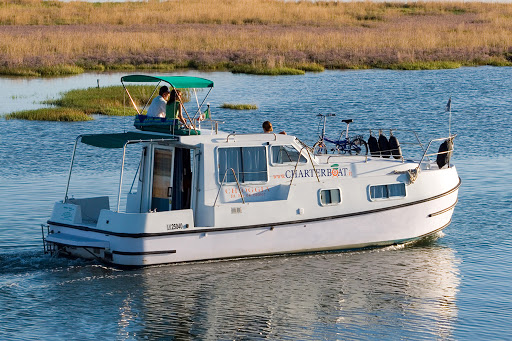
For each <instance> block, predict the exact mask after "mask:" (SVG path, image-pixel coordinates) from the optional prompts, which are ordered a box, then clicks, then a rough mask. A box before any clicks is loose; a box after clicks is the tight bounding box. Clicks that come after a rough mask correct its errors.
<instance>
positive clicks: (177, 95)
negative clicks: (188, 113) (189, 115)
mask: <svg viewBox="0 0 512 341" xmlns="http://www.w3.org/2000/svg"><path fill="white" fill-rule="evenodd" d="M180 99H181V92H180V91H179V90H175V89H172V90H171V93H170V95H169V100H168V101H167V107H166V114H167V118H174V119H177V120H178V121H179V122H180V123H181V124H183V125H184V126H185V128H189V126H188V124H187V121H185V118H184V117H183V107H182V104H181V101H180Z"/></svg>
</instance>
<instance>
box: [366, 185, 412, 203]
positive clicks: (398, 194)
mask: <svg viewBox="0 0 512 341" xmlns="http://www.w3.org/2000/svg"><path fill="white" fill-rule="evenodd" d="M403 197H405V184H404V183H398V184H388V185H377V186H370V199H372V200H374V199H392V198H403Z"/></svg>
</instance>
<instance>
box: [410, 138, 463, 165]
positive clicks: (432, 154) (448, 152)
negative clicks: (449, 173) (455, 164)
mask: <svg viewBox="0 0 512 341" xmlns="http://www.w3.org/2000/svg"><path fill="white" fill-rule="evenodd" d="M456 136H457V135H451V136H449V137H440V138H437V139H433V140H430V142H429V143H428V145H427V148H426V149H425V152H424V153H423V156H422V157H421V160H420V161H419V162H418V166H416V170H418V169H419V168H420V167H421V164H422V163H423V160H424V159H425V157H426V158H428V157H429V156H437V155H443V154H450V155H451V154H452V153H453V150H454V148H453V139H454V138H455V137H456ZM447 140H449V141H451V142H452V145H451V148H450V149H449V150H447V151H445V152H439V151H438V152H436V153H431V154H427V153H428V150H429V149H430V146H431V145H432V142H436V141H447ZM448 168H450V162H448Z"/></svg>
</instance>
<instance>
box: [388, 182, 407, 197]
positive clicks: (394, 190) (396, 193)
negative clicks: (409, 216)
mask: <svg viewBox="0 0 512 341" xmlns="http://www.w3.org/2000/svg"><path fill="white" fill-rule="evenodd" d="M388 190H389V197H405V184H393V185H388Z"/></svg>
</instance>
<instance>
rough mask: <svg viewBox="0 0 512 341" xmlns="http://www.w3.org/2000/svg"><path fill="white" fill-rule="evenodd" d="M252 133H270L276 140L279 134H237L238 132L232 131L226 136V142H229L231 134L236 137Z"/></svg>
mask: <svg viewBox="0 0 512 341" xmlns="http://www.w3.org/2000/svg"><path fill="white" fill-rule="evenodd" d="M251 135H269V136H274V141H277V134H276V133H256V134H254V133H251V134H237V133H231V134H229V135H228V137H226V142H229V138H230V137H231V136H233V137H235V136H251Z"/></svg>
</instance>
